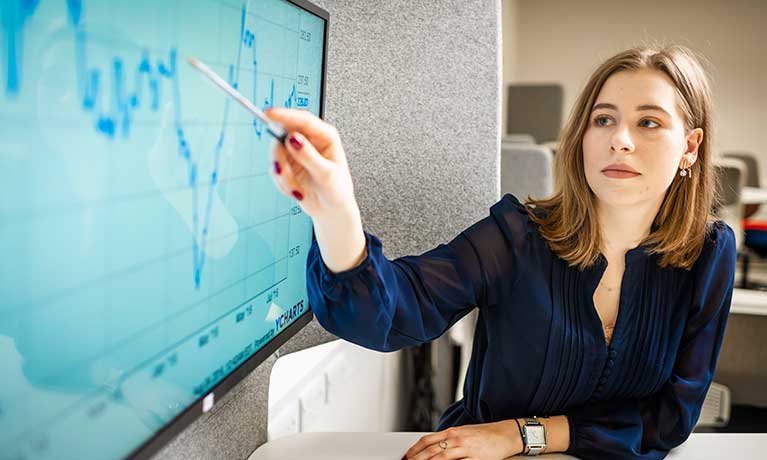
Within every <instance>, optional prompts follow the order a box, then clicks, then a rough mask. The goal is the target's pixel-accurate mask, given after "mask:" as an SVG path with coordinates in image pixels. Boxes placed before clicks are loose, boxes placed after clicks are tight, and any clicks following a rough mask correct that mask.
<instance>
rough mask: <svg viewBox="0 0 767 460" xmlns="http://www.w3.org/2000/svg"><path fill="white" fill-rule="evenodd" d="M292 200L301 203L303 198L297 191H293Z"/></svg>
mask: <svg viewBox="0 0 767 460" xmlns="http://www.w3.org/2000/svg"><path fill="white" fill-rule="evenodd" d="M293 198H295V199H297V200H298V201H301V200H303V199H304V196H303V195H301V192H299V191H298V190H293Z"/></svg>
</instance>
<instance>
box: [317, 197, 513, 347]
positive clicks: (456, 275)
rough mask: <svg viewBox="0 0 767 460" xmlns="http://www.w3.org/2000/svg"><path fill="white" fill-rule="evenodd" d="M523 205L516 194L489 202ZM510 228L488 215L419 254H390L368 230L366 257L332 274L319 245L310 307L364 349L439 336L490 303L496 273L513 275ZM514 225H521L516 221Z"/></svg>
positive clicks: (334, 330) (328, 327) (410, 343)
mask: <svg viewBox="0 0 767 460" xmlns="http://www.w3.org/2000/svg"><path fill="white" fill-rule="evenodd" d="M499 206H500V207H501V208H503V207H504V206H506V207H509V206H511V207H513V208H515V211H516V215H517V216H519V217H521V218H524V217H523V214H522V213H521V212H519V211H520V210H521V209H522V208H521V206H522V205H520V204H519V202H518V201H516V199H514V200H513V202H511V201H509V200H508V199H507V200H506V204H503V203H502V204H497V205H496V206H494V208H496V212H500V211H499V209H497V208H498V207H499ZM508 227H509V225H508V224H507V223H506V222H504V221H499V220H498V218H497V217H494V216H493V215H490V216H488V217H486V218H485V219H483V220H481V221H479V222H477V223H476V224H474V225H472V226H471V227H470V228H468V229H466V230H465V231H463V232H461V234H459V235H458V236H457V237H456V238H455V239H453V240H452V241H450V242H449V243H447V244H441V245H439V246H437V247H436V248H434V249H432V250H430V251H428V252H426V253H424V254H421V255H418V256H407V257H401V258H398V259H395V260H390V259H387V258H386V257H385V256H384V254H383V251H382V246H381V241H380V240H379V239H378V238H376V237H375V236H373V235H371V234H369V233H366V234H365V237H366V240H367V257H366V259H365V260H364V261H363V262H362V263H361V264H360V265H359V266H357V267H355V268H353V269H351V270H349V271H346V272H341V273H332V272H330V271H329V269H328V268H327V267H326V266H325V263H324V262H323V261H322V257H321V255H320V251H319V247H318V246H317V244H316V242H315V243H314V244H313V245H312V247H311V249H310V251H309V256H308V261H307V289H308V294H309V304H310V305H311V308H312V310H313V312H314V315H315V317H316V318H317V321H318V322H319V323H320V324H321V325H322V326H323V327H324V328H325V329H326V330H328V331H329V332H331V333H333V334H335V335H337V336H338V337H341V338H343V339H346V340H348V341H350V342H353V343H356V344H358V345H361V346H363V347H366V348H370V349H373V350H378V351H394V350H398V349H401V348H405V347H409V346H414V345H418V344H421V343H426V342H429V341H431V340H434V339H436V338H437V337H439V336H440V335H442V334H443V333H444V332H445V331H446V330H447V329H449V328H450V327H451V326H452V325H453V324H454V323H456V322H457V321H458V320H459V319H461V318H462V317H463V316H464V315H466V314H467V313H469V312H470V311H471V310H472V309H473V308H475V307H480V308H481V307H482V305H483V304H486V302H487V296H486V292H485V290H486V286H487V285H488V283H492V282H493V280H492V279H491V280H488V278H489V277H493V278H494V277H495V274H497V273H503V274H504V276H506V277H507V278H506V279H507V283H508V282H509V281H510V279H511V277H512V276H513V273H515V268H514V264H515V260H516V258H515V256H514V249H513V248H512V245H511V244H510V241H511V240H512V239H513V237H512V236H510V234H509V228H508ZM517 228H521V226H518V227H517Z"/></svg>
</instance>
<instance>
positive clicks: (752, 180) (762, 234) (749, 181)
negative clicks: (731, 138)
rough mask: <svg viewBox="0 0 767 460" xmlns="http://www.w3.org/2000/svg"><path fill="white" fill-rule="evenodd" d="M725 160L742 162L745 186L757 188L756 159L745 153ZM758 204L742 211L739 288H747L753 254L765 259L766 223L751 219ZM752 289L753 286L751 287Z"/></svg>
mask: <svg viewBox="0 0 767 460" xmlns="http://www.w3.org/2000/svg"><path fill="white" fill-rule="evenodd" d="M723 156H724V157H725V158H736V159H738V160H740V161H742V162H743V163H744V164H745V166H746V178H745V179H746V180H745V184H746V186H748V187H759V186H760V185H759V164H758V162H757V160H756V157H754V155H752V154H750V153H746V152H728V153H725V154H724V155H723ZM760 206H761V205H760V204H759V203H748V204H745V205H744V209H743V229H744V233H745V240H744V242H743V245H744V248H743V249H742V250H741V251H739V252H738V257H740V258H741V260H742V261H743V269H742V272H743V278H742V279H741V285H740V287H741V288H743V289H747V288H749V286H750V285H749V282H748V268H749V264H750V260H751V255H752V254H753V253H755V254H757V255H758V256H759V257H761V258H762V259H764V258H765V257H767V222H764V221H758V220H754V219H751V216H753V215H754V214H756V213H757V212H758V211H759V208H760ZM751 287H754V285H751Z"/></svg>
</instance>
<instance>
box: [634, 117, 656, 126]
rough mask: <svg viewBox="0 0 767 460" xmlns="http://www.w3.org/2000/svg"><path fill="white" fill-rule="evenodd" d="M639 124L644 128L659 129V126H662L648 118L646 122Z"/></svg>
mask: <svg viewBox="0 0 767 460" xmlns="http://www.w3.org/2000/svg"><path fill="white" fill-rule="evenodd" d="M639 124H640V125H641V126H642V127H643V128H657V127H658V126H660V125H659V124H658V122H656V121H653V120H650V119H648V118H645V119H644V120H642V121H640V122H639Z"/></svg>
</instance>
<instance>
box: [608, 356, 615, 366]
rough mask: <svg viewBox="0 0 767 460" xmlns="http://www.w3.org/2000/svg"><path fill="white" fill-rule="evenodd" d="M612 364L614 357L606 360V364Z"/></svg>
mask: <svg viewBox="0 0 767 460" xmlns="http://www.w3.org/2000/svg"><path fill="white" fill-rule="evenodd" d="M613 364H615V360H614V359H612V358H610V359H608V360H607V365H608V366H612V365H613Z"/></svg>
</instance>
